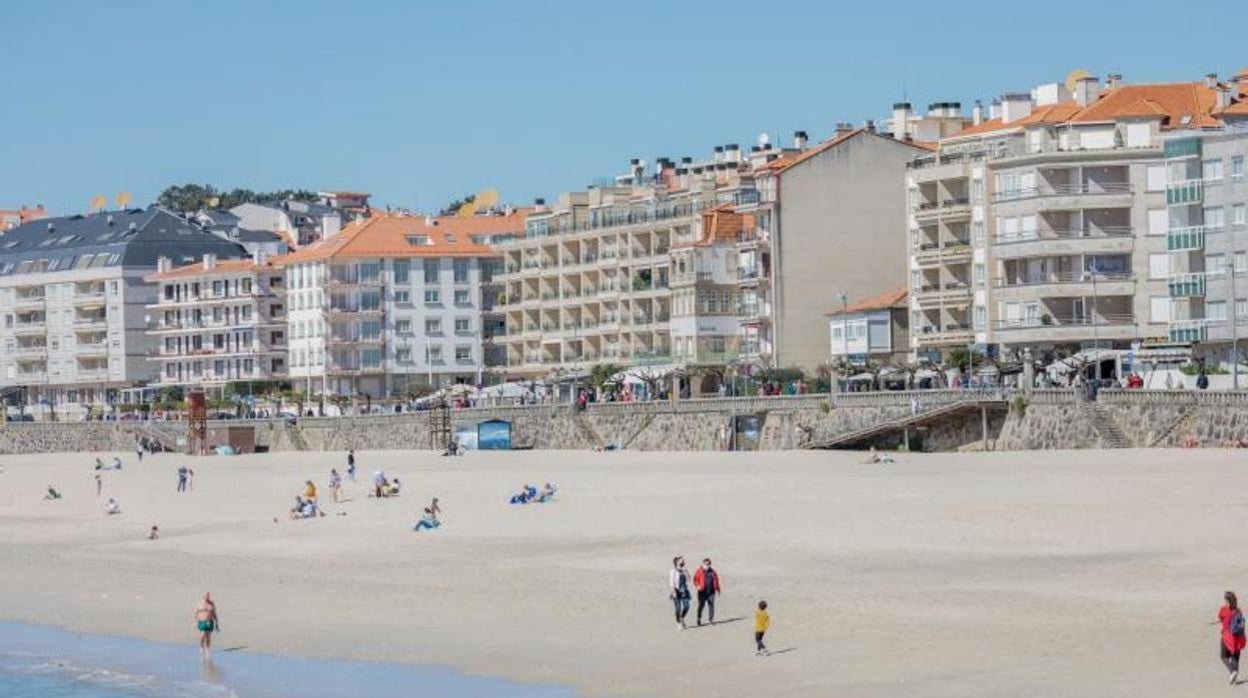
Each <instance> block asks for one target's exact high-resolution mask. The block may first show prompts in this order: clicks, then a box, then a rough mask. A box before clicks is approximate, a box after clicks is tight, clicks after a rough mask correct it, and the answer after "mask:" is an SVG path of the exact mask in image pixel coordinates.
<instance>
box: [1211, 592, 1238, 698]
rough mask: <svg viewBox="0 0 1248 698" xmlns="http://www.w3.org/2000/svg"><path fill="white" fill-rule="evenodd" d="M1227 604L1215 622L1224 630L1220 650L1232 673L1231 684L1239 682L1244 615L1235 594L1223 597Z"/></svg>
mask: <svg viewBox="0 0 1248 698" xmlns="http://www.w3.org/2000/svg"><path fill="white" fill-rule="evenodd" d="M1223 598H1224V599H1225V600H1226V604H1225V605H1224V606H1222V608H1219V609H1218V616H1217V620H1215V621H1214V623H1216V624H1217V625H1218V626H1219V627H1220V628H1221V630H1222V642H1221V643H1219V650H1220V654H1221V656H1222V664H1224V665H1225V666H1226V670H1227V671H1229V672H1230V673H1231V678H1230V682H1231V684H1234V683H1236V682H1237V681H1238V680H1239V654H1240V652H1243V651H1244V644H1245V636H1244V614H1243V612H1241V611H1240V610H1239V599H1237V598H1236V597H1235V592H1233V591H1228V592H1226V594H1224V595H1223Z"/></svg>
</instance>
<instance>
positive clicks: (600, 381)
mask: <svg viewBox="0 0 1248 698" xmlns="http://www.w3.org/2000/svg"><path fill="white" fill-rule="evenodd" d="M619 372H620V367H619V366H618V365H616V364H611V363H607V364H594V365H593V367H592V368H590V369H589V377H588V378H586V379H585V382H586V383H587V384H588V385H589V387H591V388H593V389H594V390H598V391H601V390H602V389H603V387H604V386H606V384H607V381H609V380H611V377H612V376H614V375H615V374H617V373H619Z"/></svg>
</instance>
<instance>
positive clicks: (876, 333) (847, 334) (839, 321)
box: [828, 286, 910, 366]
mask: <svg viewBox="0 0 1248 698" xmlns="http://www.w3.org/2000/svg"><path fill="white" fill-rule="evenodd" d="M843 303H844V304H843V305H842V307H840V308H838V309H836V310H834V311H833V312H831V313H828V349H829V352H828V355H829V356H830V357H831V359H832V364H834V365H837V364H840V363H842V362H844V363H848V364H849V365H854V366H864V365H866V364H868V363H874V364H881V365H897V364H900V363H904V362H905V359H906V355H907V354H908V353H909V351H910V334H909V319H910V303H909V300H908V292H907V290H906V287H905V286H901V287H899V288H895V289H892V290H889V291H885V292H884V293H881V294H879V295H877V296H873V297H871V298H867V299H863V300H860V301H857V302H854V303H850V302H849V299H848V298H846V299H845V300H844V301H843Z"/></svg>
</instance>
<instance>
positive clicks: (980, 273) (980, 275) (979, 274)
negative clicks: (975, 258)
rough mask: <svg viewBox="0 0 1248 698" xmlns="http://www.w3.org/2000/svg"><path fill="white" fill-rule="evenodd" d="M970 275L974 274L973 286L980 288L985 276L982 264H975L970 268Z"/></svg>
mask: <svg viewBox="0 0 1248 698" xmlns="http://www.w3.org/2000/svg"><path fill="white" fill-rule="evenodd" d="M972 273H973V274H974V279H975V285H976V286H980V287H982V286H983V285H984V275H985V272H984V265H983V263H982V262H981V263H976V264H975V266H974V267H972Z"/></svg>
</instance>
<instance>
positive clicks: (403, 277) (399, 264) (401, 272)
mask: <svg viewBox="0 0 1248 698" xmlns="http://www.w3.org/2000/svg"><path fill="white" fill-rule="evenodd" d="M411 271H412V265H411V264H409V263H408V261H407V260H406V259H396V260H394V283H396V284H405V283H407V282H408V279H409V277H408V275H409V272H411Z"/></svg>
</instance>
